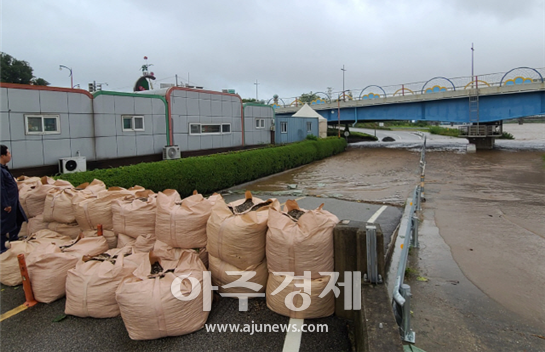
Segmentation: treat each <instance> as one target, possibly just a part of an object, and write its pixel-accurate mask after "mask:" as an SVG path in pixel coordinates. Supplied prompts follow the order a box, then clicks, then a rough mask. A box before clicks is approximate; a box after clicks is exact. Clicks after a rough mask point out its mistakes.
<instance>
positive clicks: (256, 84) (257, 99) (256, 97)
mask: <svg viewBox="0 0 545 352" xmlns="http://www.w3.org/2000/svg"><path fill="white" fill-rule="evenodd" d="M254 84H255V100H256V102H257V101H259V98H258V96H257V86H258V85H259V82H257V79H256V80H255V83H254Z"/></svg>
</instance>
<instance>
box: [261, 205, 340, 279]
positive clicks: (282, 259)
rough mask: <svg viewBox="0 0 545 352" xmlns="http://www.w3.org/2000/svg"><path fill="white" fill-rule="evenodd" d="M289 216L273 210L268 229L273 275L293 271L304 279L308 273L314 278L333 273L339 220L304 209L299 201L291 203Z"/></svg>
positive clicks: (325, 213)
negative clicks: (334, 246) (334, 236)
mask: <svg viewBox="0 0 545 352" xmlns="http://www.w3.org/2000/svg"><path fill="white" fill-rule="evenodd" d="M284 211H285V213H282V212H279V211H277V210H275V209H270V210H269V221H268V227H269V229H268V230H267V247H266V248H267V250H266V251H267V265H268V269H269V272H293V273H294V275H295V276H301V275H303V274H304V272H305V271H310V272H311V273H312V278H318V277H320V276H321V275H320V272H324V271H327V272H331V271H333V265H334V262H333V252H334V248H333V229H334V228H335V226H336V225H337V223H338V222H339V219H338V218H337V217H336V216H335V215H333V214H331V213H330V212H328V211H326V210H323V204H322V205H320V206H319V207H318V208H317V209H315V210H310V211H306V210H304V209H300V208H299V206H298V205H297V202H295V201H287V202H286V206H285V207H284Z"/></svg>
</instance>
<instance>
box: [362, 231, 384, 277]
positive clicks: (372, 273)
mask: <svg viewBox="0 0 545 352" xmlns="http://www.w3.org/2000/svg"><path fill="white" fill-rule="evenodd" d="M365 229H366V236H365V237H366V241H367V243H366V244H367V246H366V249H367V274H365V278H364V279H365V281H368V282H370V283H373V284H376V283H382V278H381V276H380V275H379V274H378V264H377V232H376V230H377V227H376V226H373V225H366V228H365Z"/></svg>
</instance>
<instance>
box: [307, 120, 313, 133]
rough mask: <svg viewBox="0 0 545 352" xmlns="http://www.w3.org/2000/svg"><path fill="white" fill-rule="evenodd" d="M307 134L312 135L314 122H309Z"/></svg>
mask: <svg viewBox="0 0 545 352" xmlns="http://www.w3.org/2000/svg"><path fill="white" fill-rule="evenodd" d="M307 133H312V121H307Z"/></svg>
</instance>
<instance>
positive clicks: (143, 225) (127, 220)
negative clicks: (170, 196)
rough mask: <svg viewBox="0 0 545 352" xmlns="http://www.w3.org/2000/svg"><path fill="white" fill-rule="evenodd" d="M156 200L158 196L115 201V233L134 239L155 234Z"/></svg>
mask: <svg viewBox="0 0 545 352" xmlns="http://www.w3.org/2000/svg"><path fill="white" fill-rule="evenodd" d="M138 193H139V192H137V194H138ZM140 193H142V192H140ZM156 200H157V195H156V194H149V195H147V196H146V197H137V198H135V197H134V196H127V197H125V198H123V199H115V200H113V201H112V223H113V229H114V231H115V232H117V233H123V234H125V235H127V236H131V237H134V238H136V237H138V236H140V235H145V234H149V233H153V234H154V233H155V212H156V208H157V205H156Z"/></svg>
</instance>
